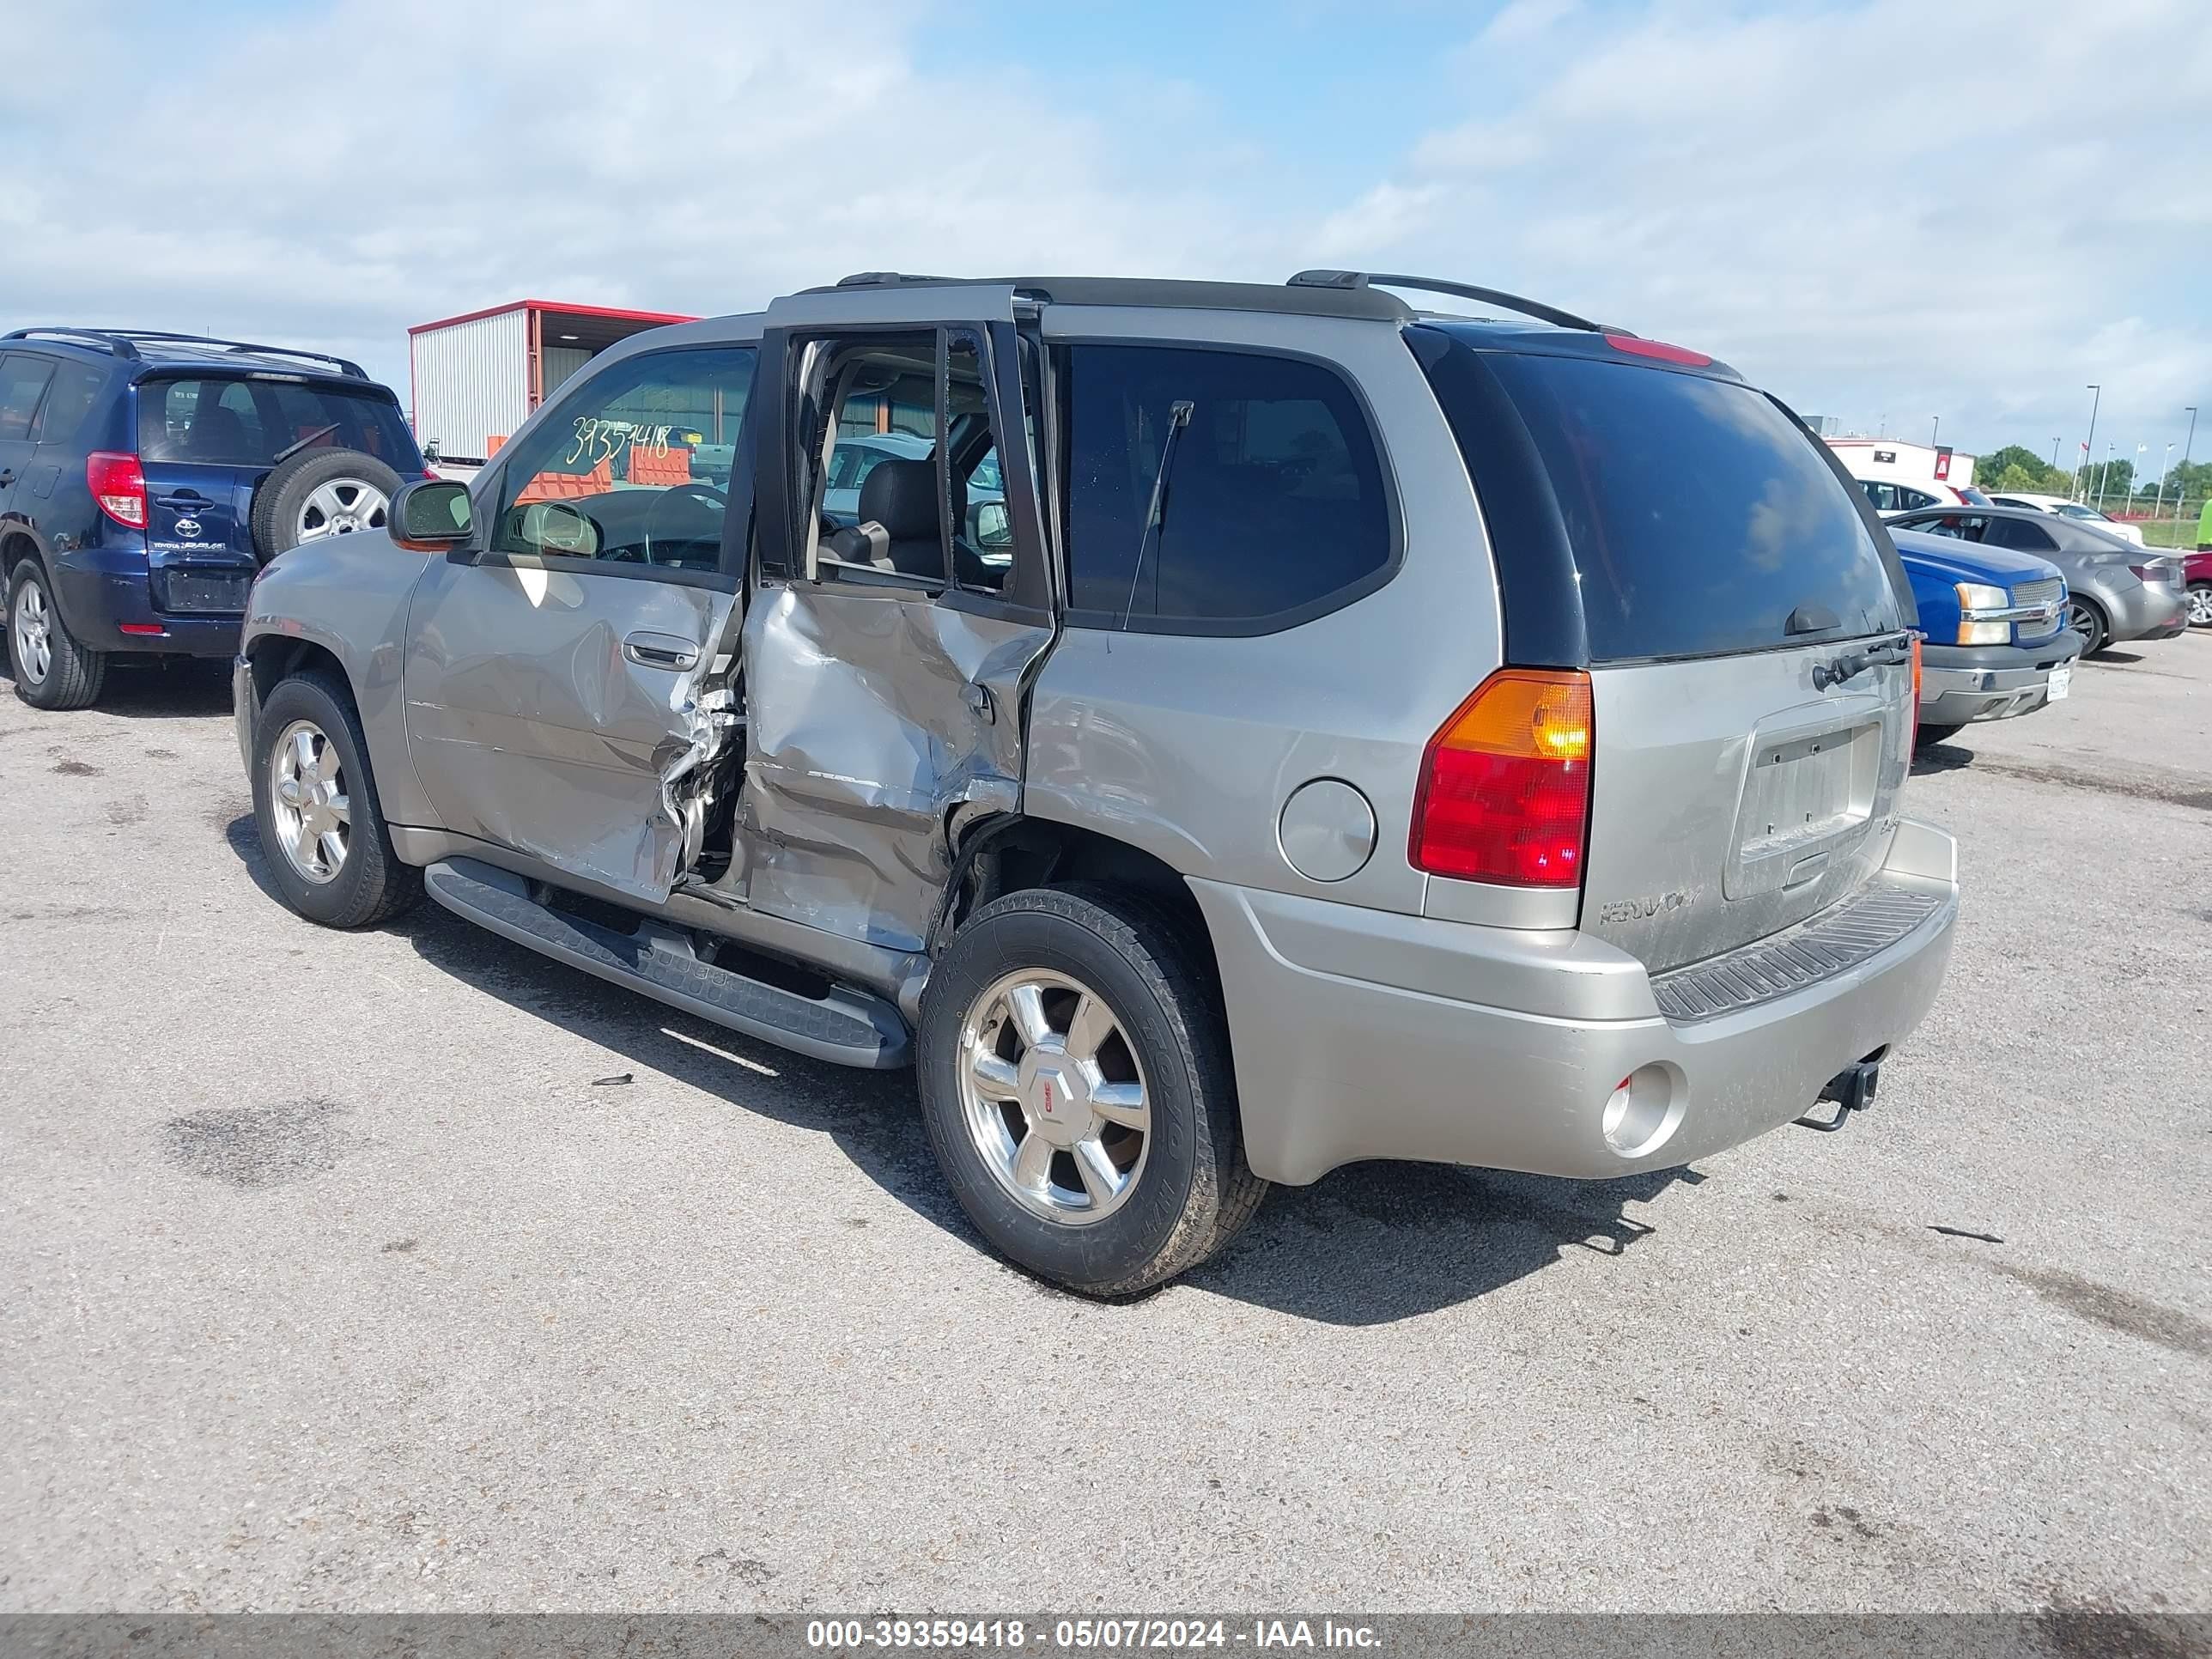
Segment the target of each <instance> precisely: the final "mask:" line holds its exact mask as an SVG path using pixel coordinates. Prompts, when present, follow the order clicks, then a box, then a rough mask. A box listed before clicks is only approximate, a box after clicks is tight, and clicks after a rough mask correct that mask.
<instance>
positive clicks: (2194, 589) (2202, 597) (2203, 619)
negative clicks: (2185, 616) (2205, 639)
mask: <svg viewBox="0 0 2212 1659" xmlns="http://www.w3.org/2000/svg"><path fill="white" fill-rule="evenodd" d="M2189 625H2190V626H2191V628H2212V582H2191V583H2190V584H2189Z"/></svg>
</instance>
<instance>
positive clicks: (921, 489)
mask: <svg viewBox="0 0 2212 1659" xmlns="http://www.w3.org/2000/svg"><path fill="white" fill-rule="evenodd" d="M952 514H953V518H952V521H953V523H955V524H959V523H961V522H963V520H965V519H966V518H967V515H968V488H967V485H966V484H965V483H963V482H962V481H961V480H960V479H958V478H955V479H954V480H953V481H952ZM871 523H873V524H876V525H878V526H881V527H882V530H883V535H884V542H883V552H882V555H881V562H883V563H884V565H885V566H886V567H887V568H890V569H892V570H896V571H898V572H900V573H901V574H905V575H908V576H931V577H934V578H936V579H937V580H939V581H942V580H944V579H945V543H944V539H943V536H944V532H943V530H942V528H941V527H940V526H939V524H938V521H937V462H936V459H935V458H934V457H931V458H928V459H922V460H918V461H908V460H888V461H879V462H878V463H877V464H876V466H875V468H874V470H873V471H871V472H870V473H869V474H868V476H867V477H866V478H864V479H862V480H861V481H860V525H861V527H862V528H863V529H866V527H867V526H868V525H870V524H871Z"/></svg>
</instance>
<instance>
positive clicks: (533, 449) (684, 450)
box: [491, 346, 757, 570]
mask: <svg viewBox="0 0 2212 1659" xmlns="http://www.w3.org/2000/svg"><path fill="white" fill-rule="evenodd" d="M756 355H757V354H756V353H755V351H754V349H753V348H752V347H750V346H707V347H699V348H695V349H686V350H677V351H652V352H647V353H644V354H643V355H641V356H636V357H633V358H629V359H628V360H626V361H624V362H618V363H616V364H614V365H612V366H611V367H610V368H607V369H605V370H604V371H603V372H601V373H600V374H596V375H594V376H592V378H591V379H590V380H586V381H584V382H582V383H581V384H579V385H574V386H570V387H568V388H565V389H564V392H563V395H562V398H561V400H560V402H559V404H558V406H557V407H556V408H555V409H554V410H551V411H550V413H549V414H548V415H547V416H546V417H545V419H544V421H542V422H539V424H538V426H537V427H536V428H534V429H533V430H532V432H531V433H530V435H529V436H528V437H526V438H525V439H523V440H521V441H519V442H517V443H514V444H512V445H510V446H508V447H507V456H506V462H507V465H506V471H504V473H503V474H502V475H501V483H500V496H501V500H500V507H499V512H498V513H497V515H496V517H495V520H494V521H493V527H492V533H491V549H492V550H493V551H494V552H498V553H525V554H537V555H539V556H551V557H559V558H572V559H598V560H601V561H604V562H609V563H620V564H636V565H656V566H667V567H671V568H677V569H683V570H719V569H720V568H721V556H722V519H723V509H724V508H725V507H726V506H727V505H728V501H729V487H730V473H731V470H732V467H734V465H736V461H737V453H738V433H739V431H740V430H741V428H743V426H744V416H745V405H746V403H747V401H748V400H749V399H750V397H751V395H752V383H753V362H754V358H755V356H756Z"/></svg>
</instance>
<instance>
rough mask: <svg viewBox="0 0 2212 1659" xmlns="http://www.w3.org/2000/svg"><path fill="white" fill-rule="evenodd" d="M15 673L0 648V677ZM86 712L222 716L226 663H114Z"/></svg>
mask: <svg viewBox="0 0 2212 1659" xmlns="http://www.w3.org/2000/svg"><path fill="white" fill-rule="evenodd" d="M0 678H4V679H8V680H9V681H12V680H13V679H14V678H15V665H13V664H12V663H10V662H9V660H8V658H7V654H6V653H5V652H4V651H0ZM92 712H93V713H94V714H116V715H119V716H121V717H122V718H123V719H125V720H178V719H184V720H194V719H199V720H210V719H216V718H221V719H223V720H228V719H229V718H230V665H229V664H228V662H202V661H197V660H194V659H189V658H185V659H178V660H176V661H174V662H170V663H160V662H155V663H118V664H116V665H114V666H112V667H111V668H110V669H109V670H108V671H107V679H106V684H103V685H102V686H101V687H100V701H99V702H97V703H95V704H94V705H93V709H92Z"/></svg>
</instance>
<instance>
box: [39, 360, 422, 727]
mask: <svg viewBox="0 0 2212 1659" xmlns="http://www.w3.org/2000/svg"><path fill="white" fill-rule="evenodd" d="M427 476H428V473H427V472H426V471H425V469H424V467H423V465H422V452H421V451H420V450H419V449H417V448H416V444H415V435H414V434H413V433H412V432H411V431H410V429H409V428H408V424H407V418H406V416H405V414H404V411H403V410H401V408H400V406H399V400H398V398H397V397H395V396H394V395H393V394H392V391H391V390H390V388H388V387H386V386H380V385H379V384H378V383H377V382H375V381H374V380H370V379H369V378H368V375H366V374H363V373H362V370H361V368H359V367H358V366H357V365H356V364H354V363H350V362H347V361H346V360H345V359H343V358H342V357H330V356H323V355H322V354H320V353H317V352H310V351H295V350H291V349H288V348H285V347H281V346H264V345H249V344H246V343H241V342H239V341H234V340H211V339H207V338H204V337H199V336H197V335H186V334H168V333H159V332H154V331H146V330H139V329H78V328H24V329H17V330H16V331H15V332H14V333H12V334H9V335H6V336H4V337H0V583H4V592H5V598H6V612H5V617H6V623H7V625H6V628H5V630H4V635H0V636H4V638H5V639H6V641H7V652H8V657H9V661H10V663H11V665H12V666H13V670H14V673H15V692H16V695H17V696H20V697H21V698H22V699H23V700H24V701H25V702H28V703H30V704H32V705H33V706H34V707H36V708H86V707H88V705H90V704H91V703H93V702H95V701H96V700H97V699H98V698H99V696H100V686H101V684H102V682H103V680H104V679H105V678H106V672H107V665H108V664H109V662H110V661H111V660H112V659H114V658H116V657H118V656H138V655H183V656H192V657H223V658H228V657H229V656H230V655H231V654H232V653H234V652H235V651H236V650H237V648H238V635H239V623H240V618H241V617H243V615H244V613H245V611H246V590H247V589H248V588H249V587H250V586H252V581H253V576H254V573H255V571H256V570H257V569H258V568H259V567H260V566H261V565H262V564H264V563H265V562H267V561H268V560H269V559H270V558H271V557H273V556H275V555H276V554H277V553H279V552H282V551H283V550H284V549H286V548H288V547H292V546H295V545H296V544H299V543H301V542H305V541H312V540H314V539H316V538H319V537H321V536H326V535H335V534H341V533H343V532H347V531H350V530H356V529H378V528H381V527H382V526H383V524H384V519H385V511H386V506H387V504H388V503H389V502H390V501H391V499H392V495H393V493H394V492H395V491H397V490H398V488H399V487H400V485H401V484H402V483H408V482H410V481H412V480H414V479H416V478H421V477H427Z"/></svg>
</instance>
